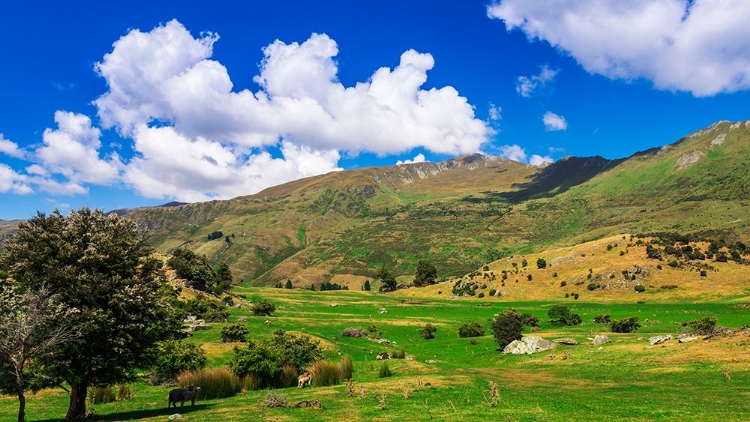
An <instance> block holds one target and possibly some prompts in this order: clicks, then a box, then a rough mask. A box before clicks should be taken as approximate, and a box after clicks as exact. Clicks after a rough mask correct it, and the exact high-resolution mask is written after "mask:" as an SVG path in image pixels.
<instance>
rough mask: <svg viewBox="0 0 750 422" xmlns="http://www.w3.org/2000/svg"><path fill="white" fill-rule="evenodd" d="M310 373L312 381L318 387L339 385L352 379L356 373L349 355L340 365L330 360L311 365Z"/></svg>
mask: <svg viewBox="0 0 750 422" xmlns="http://www.w3.org/2000/svg"><path fill="white" fill-rule="evenodd" d="M309 372H310V373H311V374H312V381H313V384H315V386H316V387H323V386H326V385H339V384H341V381H343V380H346V379H351V377H352V374H353V373H354V365H353V364H352V358H350V357H349V355H347V356H344V358H343V359H342V360H341V362H339V363H335V362H331V361H329V360H319V361H316V362H313V364H312V365H310V368H309Z"/></svg>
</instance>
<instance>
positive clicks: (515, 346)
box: [503, 336, 556, 355]
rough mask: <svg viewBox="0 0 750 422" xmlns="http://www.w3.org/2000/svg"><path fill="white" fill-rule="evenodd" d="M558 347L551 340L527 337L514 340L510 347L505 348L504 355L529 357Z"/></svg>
mask: <svg viewBox="0 0 750 422" xmlns="http://www.w3.org/2000/svg"><path fill="white" fill-rule="evenodd" d="M555 346H556V343H553V342H551V341H549V340H545V339H543V338H541V337H537V336H525V337H523V338H521V340H514V341H513V342H511V343H510V344H509V345H507V346H505V349H503V353H506V354H507V353H511V354H514V355H529V354H532V353H539V352H543V351H545V350H550V349H552V348H554V347H555Z"/></svg>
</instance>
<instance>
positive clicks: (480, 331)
mask: <svg viewBox="0 0 750 422" xmlns="http://www.w3.org/2000/svg"><path fill="white" fill-rule="evenodd" d="M483 335H484V327H482V324H480V323H478V322H467V323H466V324H463V325H461V326H460V327H458V336H459V337H461V338H465V337H481V336H483Z"/></svg>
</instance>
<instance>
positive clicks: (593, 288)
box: [586, 274, 600, 291]
mask: <svg viewBox="0 0 750 422" xmlns="http://www.w3.org/2000/svg"><path fill="white" fill-rule="evenodd" d="M589 275H591V274H589ZM599 287H600V286H599V285H598V284H596V283H589V285H588V286H586V288H587V289H588V290H589V291H594V290H596V289H598V288H599Z"/></svg>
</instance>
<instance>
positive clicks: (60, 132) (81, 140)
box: [35, 111, 121, 185]
mask: <svg viewBox="0 0 750 422" xmlns="http://www.w3.org/2000/svg"><path fill="white" fill-rule="evenodd" d="M55 122H56V123H57V126H58V128H57V129H49V128H48V129H46V130H45V131H44V134H43V135H42V139H43V141H44V145H43V146H42V147H40V148H38V149H37V150H36V152H35V154H36V157H37V158H38V160H39V164H40V165H42V166H43V167H44V168H45V169H46V170H48V171H49V172H51V173H57V174H61V175H62V176H64V177H65V178H67V179H68V180H70V181H72V182H74V183H93V184H97V185H108V184H111V183H112V182H114V181H115V180H117V178H118V176H119V168H120V166H121V163H120V160H119V157H118V156H117V155H116V154H114V155H112V156H111V157H109V158H108V159H101V158H100V156H99V148H100V147H101V142H100V141H99V137H100V136H101V131H100V130H99V129H98V128H95V127H93V126H92V125H91V119H90V118H89V117H88V116H85V115H83V114H76V113H71V112H64V111H58V112H56V113H55Z"/></svg>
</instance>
